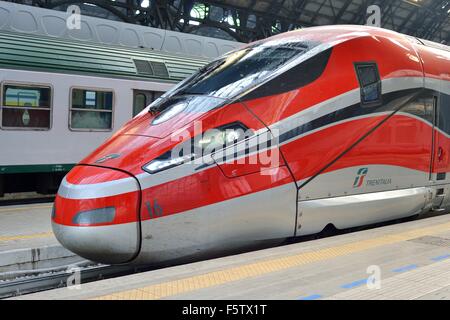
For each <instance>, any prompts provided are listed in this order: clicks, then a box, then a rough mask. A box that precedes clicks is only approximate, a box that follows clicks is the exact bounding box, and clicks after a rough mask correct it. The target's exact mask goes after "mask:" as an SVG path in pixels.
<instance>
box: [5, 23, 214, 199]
mask: <svg viewBox="0 0 450 320" xmlns="http://www.w3.org/2000/svg"><path fill="white" fill-rule="evenodd" d="M0 48H1V50H0V196H2V195H3V194H4V193H5V192H18V191H37V192H39V193H43V194H46V193H51V192H54V191H55V190H56V188H57V186H58V185H59V182H60V180H61V178H62V177H63V176H64V175H65V173H66V172H67V171H68V170H70V169H71V168H72V166H73V165H74V164H75V163H77V162H78V161H80V160H81V159H82V157H83V156H85V155H86V154H88V153H89V152H91V151H93V150H94V149H95V148H96V147H97V146H98V145H100V144H101V143H102V142H103V141H104V140H106V139H107V138H109V137H110V136H111V135H112V134H113V132H114V131H115V130H117V129H119V128H120V127H121V126H122V125H123V124H124V123H125V122H126V121H128V120H129V119H131V118H132V117H133V116H134V115H136V114H137V113H139V112H140V111H141V110H142V109H143V108H145V107H146V106H147V105H148V104H150V103H151V102H152V101H153V100H155V99H156V98H158V97H159V96H160V95H161V94H162V93H163V92H165V91H166V90H168V89H169V88H171V87H172V86H173V85H174V84H175V83H177V82H179V81H180V80H182V79H184V78H185V77H187V76H188V75H190V74H191V73H193V72H194V71H195V70H197V69H198V68H200V67H201V66H203V65H204V64H205V63H207V62H208V59H207V58H205V57H195V56H186V55H176V54H171V53H167V52H162V51H156V50H150V49H139V48H136V49H131V48H126V47H121V46H117V45H100V44H95V43H93V42H83V41H70V40H67V39H59V38H52V37H45V36H36V35H31V34H25V33H14V32H7V31H0Z"/></svg>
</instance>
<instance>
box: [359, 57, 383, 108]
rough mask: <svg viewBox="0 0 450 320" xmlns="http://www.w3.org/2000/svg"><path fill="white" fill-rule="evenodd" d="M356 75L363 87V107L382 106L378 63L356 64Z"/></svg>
mask: <svg viewBox="0 0 450 320" xmlns="http://www.w3.org/2000/svg"><path fill="white" fill-rule="evenodd" d="M355 69H356V74H357V76H358V81H359V85H360V87H361V105H363V106H369V107H370V106H377V105H380V104H381V79H380V73H379V72H378V67H377V64H376V63H372V62H367V63H366V62H364V63H356V64H355Z"/></svg>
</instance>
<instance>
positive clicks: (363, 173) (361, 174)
mask: <svg viewBox="0 0 450 320" xmlns="http://www.w3.org/2000/svg"><path fill="white" fill-rule="evenodd" d="M368 173H369V169H368V168H362V169H359V171H358V175H357V176H356V179H355V183H354V184H353V188H360V187H361V186H362V185H363V183H364V179H365V178H366V176H367V174H368Z"/></svg>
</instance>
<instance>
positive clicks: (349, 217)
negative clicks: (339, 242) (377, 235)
mask: <svg viewBox="0 0 450 320" xmlns="http://www.w3.org/2000/svg"><path fill="white" fill-rule="evenodd" d="M432 196H433V189H432V188H430V187H420V188H412V189H404V190H395V191H384V192H376V193H367V194H359V195H352V196H346V197H336V198H328V199H318V200H311V201H302V202H299V204H298V206H299V207H298V208H299V209H298V233H297V235H309V234H314V233H318V232H320V231H322V230H323V229H324V228H325V227H326V226H327V225H328V224H333V225H334V226H335V227H336V228H338V229H346V228H352V227H356V226H364V225H369V224H373V223H378V222H383V221H389V220H395V219H400V218H405V217H409V216H414V215H417V214H420V213H422V212H424V211H428V210H429V209H430V207H429V206H428V203H429V200H430V198H431V197H432Z"/></svg>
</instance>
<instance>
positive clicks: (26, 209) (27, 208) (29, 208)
mask: <svg viewBox="0 0 450 320" xmlns="http://www.w3.org/2000/svg"><path fill="white" fill-rule="evenodd" d="M52 207H53V204H51V205H42V206H33V207H27V206H23V207H14V208H0V213H3V212H14V211H24V213H26V212H27V211H29V210H36V209H50V208H52Z"/></svg>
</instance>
